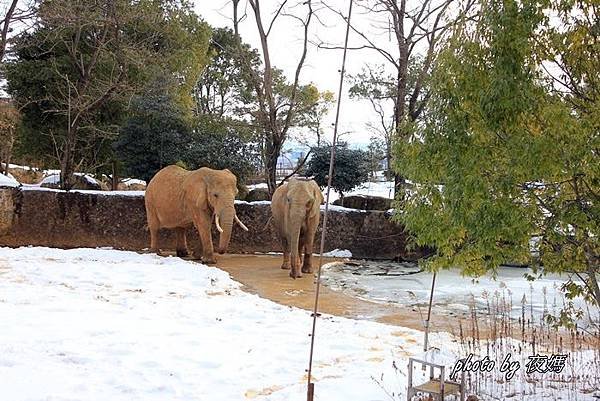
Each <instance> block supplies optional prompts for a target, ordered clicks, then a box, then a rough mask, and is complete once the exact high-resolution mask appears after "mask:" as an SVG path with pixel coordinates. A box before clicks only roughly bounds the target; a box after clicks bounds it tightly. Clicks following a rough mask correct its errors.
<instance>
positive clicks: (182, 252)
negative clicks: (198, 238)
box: [175, 227, 190, 258]
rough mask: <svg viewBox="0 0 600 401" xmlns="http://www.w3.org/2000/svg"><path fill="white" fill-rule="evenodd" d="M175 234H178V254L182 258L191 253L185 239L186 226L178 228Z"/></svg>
mask: <svg viewBox="0 0 600 401" xmlns="http://www.w3.org/2000/svg"><path fill="white" fill-rule="evenodd" d="M175 235H176V236H177V247H176V250H177V256H179V257H180V258H182V257H185V256H188V255H189V254H190V253H189V252H188V249H187V241H186V239H185V228H183V227H178V228H176V229H175Z"/></svg>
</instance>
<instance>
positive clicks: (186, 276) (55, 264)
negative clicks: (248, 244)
mask: <svg viewBox="0 0 600 401" xmlns="http://www.w3.org/2000/svg"><path fill="white" fill-rule="evenodd" d="M0 322H1V328H0V399H2V400H7V401H21V400H23V401H25V400H27V401H37V400H40V401H41V400H52V401H67V400H68V401H72V400H77V401H83V400H85V401H87V400H98V401H100V400H102V401H105V400H111V401H118V400H128V401H129V400H144V401H151V400H161V401H163V400H169V401H177V400H182V401H183V400H186V401H191V400H211V401H214V400H244V399H256V400H273V401H284V400H285V401H293V400H298V401H300V400H305V399H306V395H305V391H306V374H305V368H306V367H307V361H308V350H309V341H310V337H309V336H308V333H309V331H310V325H311V322H312V320H311V317H310V313H309V312H307V311H304V310H300V309H296V308H290V307H286V306H282V305H279V304H276V303H273V302H271V301H269V300H266V299H262V298H259V297H258V296H256V295H251V294H248V293H245V292H244V291H242V289H241V287H240V285H239V284H238V283H237V282H235V281H233V280H232V279H231V278H230V277H229V275H228V274H227V273H225V272H224V271H222V270H219V269H217V268H215V267H207V266H204V265H200V264H197V263H193V262H188V261H183V260H181V259H179V258H175V257H166V258H165V257H157V256H156V255H150V254H144V255H140V254H137V253H134V252H124V251H114V250H108V249H73V250H60V249H50V248H33V247H29V248H18V249H9V248H0ZM317 336H318V337H317V341H316V351H315V359H314V368H313V369H314V370H313V374H314V379H315V382H316V396H315V399H316V400H329V401H347V400H371V401H374V400H382V401H383V400H390V399H392V400H394V399H397V400H404V399H405V391H406V368H405V367H406V366H407V358H408V356H410V355H414V354H418V353H419V352H420V350H421V344H422V343H421V341H422V333H420V332H417V331H414V330H409V329H403V328H399V327H396V326H388V325H384V324H380V323H375V322H369V321H364V320H361V321H356V320H350V319H344V318H339V317H334V316H323V317H322V318H320V319H319V322H318V325H317ZM430 341H431V345H433V346H437V347H439V348H442V349H443V350H444V354H445V355H446V359H448V358H450V360H452V358H456V357H457V355H459V354H460V350H459V346H458V344H457V343H456V342H455V341H454V340H453V338H452V337H451V336H449V335H448V334H436V335H433V336H432V337H431V338H430ZM578 355H583V357H580V359H578V360H583V361H586V364H587V361H589V360H591V358H590V357H589V356H588V354H582V353H578ZM582 358H583V359H582ZM394 363H395V366H397V369H395V368H394V367H393V366H394ZM586 364H584V365H582V369H587V370H588V371H589V369H590V367H589V366H588V365H586ZM415 374H416V375H417V376H419V375H420V374H422V371H421V370H420V369H415ZM377 382H379V383H380V384H378V383H377ZM531 383H534V384H531V386H533V385H535V383H537V381H536V380H534V381H533V382H531ZM392 393H394V394H395V396H394V397H395V398H394V397H390V396H389V394H392ZM548 394H557V391H556V390H555V389H553V390H552V392H544V391H538V392H533V393H532V394H531V395H530V396H527V397H524V398H521V399H524V400H528V401H533V400H545V399H549V398H548ZM558 394H559V395H562V396H565V395H566V396H568V397H567V398H563V399H579V400H594V399H595V398H594V397H595V395H594V394H598V393H597V392H596V393H594V392H593V391H591V392H588V393H586V394H582V393H579V394H568V393H567V392H566V390H560V389H559V390H558Z"/></svg>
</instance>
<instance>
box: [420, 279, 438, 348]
mask: <svg viewBox="0 0 600 401" xmlns="http://www.w3.org/2000/svg"><path fill="white" fill-rule="evenodd" d="M436 276H437V273H436V272H434V273H433V278H432V279H431V292H430V293H429V308H427V320H426V321H425V341H424V342H423V351H425V352H427V348H428V346H429V322H430V320H431V305H432V304H433V290H434V289H435V277H436Z"/></svg>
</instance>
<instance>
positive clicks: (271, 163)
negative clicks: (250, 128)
mask: <svg viewBox="0 0 600 401" xmlns="http://www.w3.org/2000/svg"><path fill="white" fill-rule="evenodd" d="M265 145H266V152H265V177H266V179H267V187H268V189H269V194H270V195H271V196H273V193H275V190H276V189H277V160H278V159H279V155H280V154H281V144H280V143H279V142H278V141H275V140H273V141H269V140H267V141H266V144H265Z"/></svg>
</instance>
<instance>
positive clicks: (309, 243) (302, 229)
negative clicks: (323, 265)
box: [271, 178, 323, 278]
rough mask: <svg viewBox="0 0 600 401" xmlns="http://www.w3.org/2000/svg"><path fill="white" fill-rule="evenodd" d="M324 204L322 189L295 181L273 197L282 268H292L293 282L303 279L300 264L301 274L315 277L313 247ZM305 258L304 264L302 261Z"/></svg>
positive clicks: (272, 207) (285, 185) (306, 181)
mask: <svg viewBox="0 0 600 401" xmlns="http://www.w3.org/2000/svg"><path fill="white" fill-rule="evenodd" d="M321 203H323V194H322V193H321V190H320V189H319V186H318V185H317V183H316V182H315V181H313V180H308V179H301V178H292V179H291V180H290V181H289V182H288V183H287V184H283V185H282V186H280V187H279V188H277V189H276V190H275V193H274V194H273V199H272V200H271V211H272V213H273V224H274V225H275V229H276V230H277V233H278V234H279V236H280V238H281V244H282V246H283V264H282V265H281V268H282V269H290V268H291V270H290V276H291V277H292V278H296V277H302V274H301V273H300V264H302V273H312V253H313V243H314V239H315V233H316V232H317V227H318V225H319V219H320V217H321ZM302 254H304V260H303V261H301V260H300V257H301V255H302ZM290 259H291V263H290ZM290 265H291V266H290Z"/></svg>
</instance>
